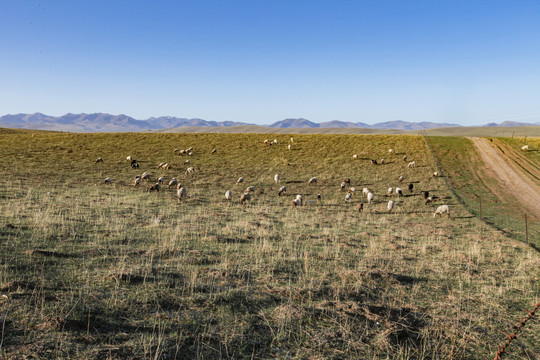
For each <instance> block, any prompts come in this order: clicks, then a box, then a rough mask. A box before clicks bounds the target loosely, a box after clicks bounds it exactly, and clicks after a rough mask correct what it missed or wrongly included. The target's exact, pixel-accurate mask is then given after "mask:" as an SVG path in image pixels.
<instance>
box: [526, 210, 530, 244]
mask: <svg viewBox="0 0 540 360" xmlns="http://www.w3.org/2000/svg"><path fill="white" fill-rule="evenodd" d="M525 239H526V240H527V245H529V223H528V221H527V214H525Z"/></svg>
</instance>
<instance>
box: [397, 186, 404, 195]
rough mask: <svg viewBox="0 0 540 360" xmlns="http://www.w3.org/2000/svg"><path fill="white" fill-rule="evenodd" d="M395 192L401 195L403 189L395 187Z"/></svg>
mask: <svg viewBox="0 0 540 360" xmlns="http://www.w3.org/2000/svg"><path fill="white" fill-rule="evenodd" d="M396 194H398V195H399V196H403V190H401V188H396Z"/></svg>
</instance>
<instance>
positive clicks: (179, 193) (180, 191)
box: [176, 184, 187, 201]
mask: <svg viewBox="0 0 540 360" xmlns="http://www.w3.org/2000/svg"><path fill="white" fill-rule="evenodd" d="M176 189H177V190H176V197H177V198H178V201H182V200H184V199H186V198H187V190H186V188H185V187H184V185H183V184H178V185H177V186H176Z"/></svg>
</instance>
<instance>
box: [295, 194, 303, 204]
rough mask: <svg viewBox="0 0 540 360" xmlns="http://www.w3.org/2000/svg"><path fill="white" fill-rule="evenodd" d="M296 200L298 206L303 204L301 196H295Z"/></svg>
mask: <svg viewBox="0 0 540 360" xmlns="http://www.w3.org/2000/svg"><path fill="white" fill-rule="evenodd" d="M296 200H298V201H299V202H300V205H302V204H303V200H302V195H296Z"/></svg>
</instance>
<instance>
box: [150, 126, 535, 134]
mask: <svg viewBox="0 0 540 360" xmlns="http://www.w3.org/2000/svg"><path fill="white" fill-rule="evenodd" d="M155 132H158V133H166V132H172V133H222V134H223V133H242V134H245V133H266V134H275V133H277V134H291V133H294V134H351V135H361V134H362V135H374V134H378V135H428V136H485V137H488V136H489V137H514V136H516V137H525V136H527V137H531V136H532V137H540V126H515V127H483V126H480V127H474V126H460V127H446V128H433V129H426V130H397V129H367V128H352V127H349V128H299V129H298V128H297V129H291V128H271V127H264V126H256V125H243V126H226V127H201V126H182V127H177V128H170V129H169V128H168V129H162V130H156V131H155Z"/></svg>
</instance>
